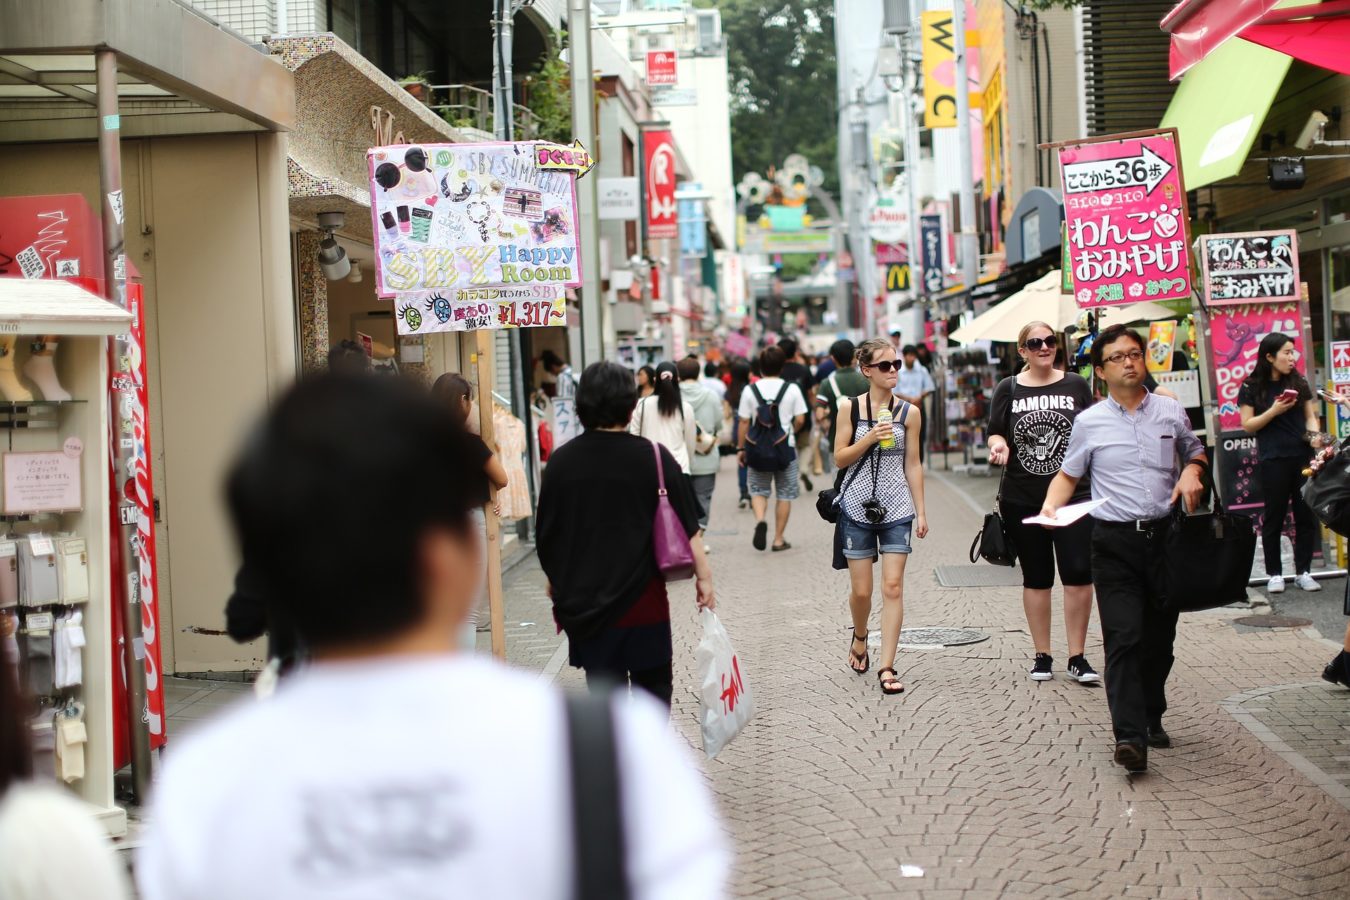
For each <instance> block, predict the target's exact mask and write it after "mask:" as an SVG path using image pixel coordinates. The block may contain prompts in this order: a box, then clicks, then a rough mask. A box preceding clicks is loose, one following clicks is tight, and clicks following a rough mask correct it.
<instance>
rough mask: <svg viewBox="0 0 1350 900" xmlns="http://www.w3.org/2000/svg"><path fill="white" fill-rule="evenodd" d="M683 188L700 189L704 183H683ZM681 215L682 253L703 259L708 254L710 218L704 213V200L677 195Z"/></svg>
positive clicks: (681, 186) (682, 254)
mask: <svg viewBox="0 0 1350 900" xmlns="http://www.w3.org/2000/svg"><path fill="white" fill-rule="evenodd" d="M680 188H681V189H682V190H688V191H691V192H692V191H699V190H702V185H699V184H682V185H680ZM676 200H677V201H678V204H679V215H680V255H681V256H692V257H698V258H699V259H702V258H703V257H705V256H707V255H708V218H707V216H705V215H704V213H703V201H702V200H701V199H700V200H692V199H689V200H684V199H680V198H679V195H678V194H677V195H676Z"/></svg>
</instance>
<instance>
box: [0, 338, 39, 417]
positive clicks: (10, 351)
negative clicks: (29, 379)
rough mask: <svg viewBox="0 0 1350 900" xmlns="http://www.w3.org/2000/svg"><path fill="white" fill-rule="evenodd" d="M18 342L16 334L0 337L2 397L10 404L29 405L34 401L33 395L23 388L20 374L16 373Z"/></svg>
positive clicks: (0, 391)
mask: <svg viewBox="0 0 1350 900" xmlns="http://www.w3.org/2000/svg"><path fill="white" fill-rule="evenodd" d="M18 341H19V336H18V335H15V334H7V335H2V336H0V395H3V396H4V398H5V399H6V400H8V401H9V402H10V403H27V402H28V401H30V400H32V399H33V393H32V391H30V390H28V388H26V387H24V386H23V382H22V381H20V380H19V373H18V372H16V371H14V345H15V344H17V343H18Z"/></svg>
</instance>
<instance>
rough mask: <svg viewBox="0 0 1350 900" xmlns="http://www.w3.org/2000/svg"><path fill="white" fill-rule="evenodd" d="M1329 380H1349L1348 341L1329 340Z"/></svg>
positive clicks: (1339, 381)
mask: <svg viewBox="0 0 1350 900" xmlns="http://www.w3.org/2000/svg"><path fill="white" fill-rule="evenodd" d="M1331 380H1332V381H1334V382H1336V383H1337V384H1343V383H1345V382H1350V341H1332V342H1331Z"/></svg>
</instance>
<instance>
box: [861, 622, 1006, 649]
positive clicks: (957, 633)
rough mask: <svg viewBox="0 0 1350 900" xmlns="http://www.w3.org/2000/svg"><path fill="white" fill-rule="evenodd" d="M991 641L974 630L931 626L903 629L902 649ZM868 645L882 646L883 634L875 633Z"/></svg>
mask: <svg viewBox="0 0 1350 900" xmlns="http://www.w3.org/2000/svg"><path fill="white" fill-rule="evenodd" d="M987 640H989V635H987V634H985V633H984V632H983V631H976V630H975V629H973V628H950V627H947V626H943V625H929V626H923V627H920V628H901V629H900V646H901V647H934V648H939V649H940V648H942V647H960V646H962V645H963V644H978V643H979V642H980V641H987ZM867 642H868V644H870V645H872V646H873V647H879V646H881V632H879V631H874V632H872V634H871V635H870V636H869V638H868V641H867Z"/></svg>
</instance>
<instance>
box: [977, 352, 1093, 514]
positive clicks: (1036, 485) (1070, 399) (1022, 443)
mask: <svg viewBox="0 0 1350 900" xmlns="http://www.w3.org/2000/svg"><path fill="white" fill-rule="evenodd" d="M1091 405H1092V388H1091V386H1089V385H1088V383H1087V381H1085V380H1084V379H1083V377H1082V376H1081V375H1075V374H1074V373H1072V372H1066V373H1065V375H1064V377H1063V378H1062V379H1060V380H1059V381H1057V382H1055V383H1054V384H1048V385H1044V386H1042V387H1027V386H1026V385H1024V384H1016V385H1015V384H1014V380H1013V378H1005V379H1003V381H1001V382H999V385H998V387H996V388H995V389H994V397H993V400H992V402H991V403H990V410H989V433H990V435H995V434H997V435H1002V436H1003V438H1004V439H1005V440H1007V442H1008V445H1009V447H1011V449H1012V452H1011V453H1010V454H1009V455H1008V471H1007V475H1006V477H1005V480H1004V483H1003V491H1002V496H1003V499H1004V500H1006V501H1008V502H1009V503H1016V504H1021V505H1025V506H1040V504H1041V503H1042V502H1043V501H1044V500H1045V492H1046V489H1047V488H1048V487H1049V485H1050V481H1051V479H1053V478H1054V477H1055V476H1056V475H1057V474H1059V467H1060V466H1061V465H1063V463H1064V454H1065V453H1066V452H1067V451H1068V449H1069V437H1070V436H1071V435H1072V434H1073V420H1074V419H1075V418H1077V417H1078V414H1079V413H1081V412H1082V411H1083V410H1085V409H1087V408H1088V407H1089V406H1091ZM1089 494H1090V489H1089V482H1088V479H1087V478H1084V479H1083V480H1082V481H1080V482H1079V483H1078V487H1077V489H1076V490H1075V491H1074V500H1075V501H1077V500H1081V499H1086V498H1087V497H1088V496H1089Z"/></svg>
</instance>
